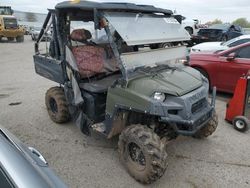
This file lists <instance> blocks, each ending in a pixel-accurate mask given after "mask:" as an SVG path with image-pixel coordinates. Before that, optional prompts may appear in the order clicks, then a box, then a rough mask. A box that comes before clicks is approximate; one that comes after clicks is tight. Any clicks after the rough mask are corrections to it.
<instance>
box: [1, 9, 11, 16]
mask: <svg viewBox="0 0 250 188" xmlns="http://www.w3.org/2000/svg"><path fill="white" fill-rule="evenodd" d="M0 14H1V15H12V11H11V8H10V7H0Z"/></svg>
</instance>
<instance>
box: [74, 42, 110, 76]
mask: <svg viewBox="0 0 250 188" xmlns="http://www.w3.org/2000/svg"><path fill="white" fill-rule="evenodd" d="M72 53H73V55H74V57H75V59H76V64H77V67H78V69H79V73H80V75H81V77H82V78H87V77H91V76H93V75H95V74H98V73H101V72H103V67H104V60H105V50H104V49H103V48H101V47H97V46H89V45H84V46H77V47H73V48H72Z"/></svg>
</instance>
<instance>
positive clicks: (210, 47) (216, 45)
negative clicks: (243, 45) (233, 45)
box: [190, 42, 228, 53]
mask: <svg viewBox="0 0 250 188" xmlns="http://www.w3.org/2000/svg"><path fill="white" fill-rule="evenodd" d="M226 49H228V47H227V46H223V45H221V42H204V43H201V44H197V45H195V46H193V47H192V48H191V51H190V52H191V53H192V52H202V51H218V50H226Z"/></svg>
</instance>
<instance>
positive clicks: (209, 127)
mask: <svg viewBox="0 0 250 188" xmlns="http://www.w3.org/2000/svg"><path fill="white" fill-rule="evenodd" d="M217 126H218V116H217V114H216V113H214V114H213V117H212V119H210V121H209V122H208V123H207V124H206V125H205V126H204V127H203V128H201V129H200V130H199V131H198V132H197V133H196V134H195V135H194V136H193V137H194V138H199V139H201V138H206V137H208V136H210V135H212V134H213V133H214V132H215V130H216V128H217Z"/></svg>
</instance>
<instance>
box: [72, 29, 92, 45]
mask: <svg viewBox="0 0 250 188" xmlns="http://www.w3.org/2000/svg"><path fill="white" fill-rule="evenodd" d="M70 38H71V40H73V41H78V42H83V41H86V40H88V39H91V38H92V35H91V33H90V32H89V31H88V30H85V29H75V30H73V31H72V32H71V34H70Z"/></svg>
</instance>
